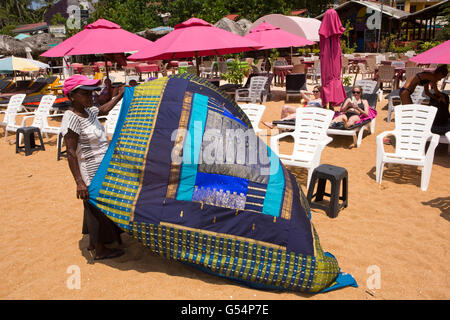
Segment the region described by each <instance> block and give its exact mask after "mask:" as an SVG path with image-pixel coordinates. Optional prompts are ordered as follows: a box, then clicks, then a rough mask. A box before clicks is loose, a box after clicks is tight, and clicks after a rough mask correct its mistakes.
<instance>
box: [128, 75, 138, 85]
mask: <svg viewBox="0 0 450 320" xmlns="http://www.w3.org/2000/svg"><path fill="white" fill-rule="evenodd" d="M131 80H134V81H136V82H139V76H129V77H127V81H126V83H125V85H127V86H129V85H130V81H131Z"/></svg>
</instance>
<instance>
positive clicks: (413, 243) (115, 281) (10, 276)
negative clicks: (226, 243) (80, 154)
mask: <svg viewBox="0 0 450 320" xmlns="http://www.w3.org/2000/svg"><path fill="white" fill-rule="evenodd" d="M273 93H274V95H273V99H272V100H271V101H268V102H267V103H266V111H265V113H264V115H263V118H262V120H263V121H272V120H276V119H278V118H279V117H280V113H281V108H282V107H283V105H284V104H285V101H284V88H282V87H273ZM287 104H289V105H294V106H297V105H299V100H298V99H297V100H295V99H292V102H291V101H290V102H289V103H287ZM377 110H378V115H377V118H376V119H377V121H376V128H375V134H365V137H364V138H363V141H362V144H361V146H360V147H359V148H356V147H351V145H352V138H351V137H343V136H333V141H332V142H331V143H330V144H329V145H328V146H327V147H326V148H325V150H324V151H323V153H322V158H321V162H322V163H328V164H332V165H336V166H340V167H344V168H346V169H347V171H348V173H349V205H348V207H347V208H345V209H343V210H342V211H340V212H339V215H338V217H337V218H334V219H331V218H329V217H328V216H327V215H326V214H325V213H324V212H323V211H322V210H318V209H313V210H312V222H313V224H314V226H315V228H316V230H317V232H318V234H319V237H320V241H321V245H322V247H323V249H324V250H325V251H329V252H330V253H332V254H333V255H334V256H335V257H336V258H337V260H338V262H339V264H340V267H341V269H342V271H343V272H346V273H350V274H351V275H353V277H354V278H355V279H356V281H357V282H358V285H359V287H358V288H354V287H347V288H343V289H340V290H336V291H332V292H328V293H324V294H316V295H309V294H301V293H294V292H273V291H263V290H255V289H250V288H247V287H245V286H242V285H238V284H236V283H234V282H231V281H228V280H225V279H222V278H219V277H215V276H212V275H209V274H205V273H203V272H201V271H199V270H197V269H194V268H192V267H190V266H187V265H184V264H182V263H179V262H176V261H168V260H165V259H163V258H161V257H159V256H157V255H155V254H153V253H152V252H151V251H150V250H148V249H145V248H144V247H143V246H141V244H139V243H138V242H137V241H135V240H134V239H132V238H131V237H129V236H128V235H125V234H124V235H122V238H123V240H124V243H123V245H122V247H123V248H124V249H125V251H126V254H125V255H124V256H122V257H119V258H117V259H114V260H103V261H95V263H94V261H93V260H92V258H91V257H90V255H89V253H88V251H87V249H86V247H87V244H88V240H87V239H86V237H83V235H82V234H81V226H82V218H83V216H82V207H83V204H82V202H81V200H78V199H77V198H76V185H75V182H74V180H73V177H72V175H71V173H70V170H69V167H68V164H67V159H65V158H63V159H62V160H61V161H57V160H56V154H57V152H56V136H49V137H48V138H45V137H44V142H45V151H37V152H34V153H33V154H32V155H31V156H25V155H24V153H20V154H16V153H15V144H14V142H15V136H14V135H12V134H10V135H9V136H8V142H5V140H4V135H3V130H0V132H1V134H0V163H1V165H0V181H1V185H2V186H3V188H2V189H3V190H2V197H1V199H2V200H1V201H0V218H1V221H2V233H1V234H0V241H1V243H2V244H3V245H2V247H1V249H0V253H1V256H2V259H1V261H0V298H1V299H218V300H230V299H233V300H234V299H243V300H254V299H261V300H265V299H272V300H281V299H282V300H300V299H308V300H323V299H343V300H347V299H361V300H366V299H369V300H383V299H443V300H445V299H449V298H450V291H449V282H450V277H449V276H450V272H449V271H450V269H449V264H448V261H449V258H450V256H449V254H450V244H449V235H450V233H449V231H450V156H449V154H448V152H447V147H448V145H447V144H439V145H438V147H437V148H436V152H435V158H434V165H433V169H432V174H431V179H430V183H429V187H428V190H427V191H426V192H424V191H422V190H421V189H420V170H419V169H416V168H415V167H409V166H398V165H394V166H393V167H392V168H391V169H385V173H384V176H383V182H382V184H381V185H380V184H378V183H376V181H375V160H376V135H378V134H379V133H381V132H383V131H386V130H392V129H393V128H394V126H395V122H394V121H393V122H391V123H387V122H386V117H387V101H386V100H382V101H381V102H378V105H377ZM259 127H260V128H262V129H265V127H264V125H263V124H262V123H260V125H259ZM288 141H289V140H286V141H283V142H282V144H281V147H280V150H281V151H287V150H289V147H290V143H289V142H288ZM290 169H291V170H292V172H293V173H294V174H295V176H296V177H297V179H298V180H299V182H300V184H301V185H302V187H303V191H304V192H305V193H306V192H307V190H306V177H307V171H306V170H305V169H301V168H292V167H291V168H290ZM74 270H75V271H79V274H80V275H81V278H80V283H79V285H80V286H79V287H77V286H75V287H74V286H73V283H72V285H71V279H72V278H71V276H72V275H73V272H74ZM372 270H378V271H379V274H378V275H379V279H380V282H379V284H380V287H379V288H373V287H371V286H370V284H371V282H370V279H371V278H370V277H371V275H372V273H371V272H372ZM368 280H369V286H368Z"/></svg>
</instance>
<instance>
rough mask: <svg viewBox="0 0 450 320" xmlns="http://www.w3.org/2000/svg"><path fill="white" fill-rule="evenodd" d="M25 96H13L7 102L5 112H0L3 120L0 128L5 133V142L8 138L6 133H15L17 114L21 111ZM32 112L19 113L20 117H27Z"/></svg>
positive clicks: (0, 122)
mask: <svg viewBox="0 0 450 320" xmlns="http://www.w3.org/2000/svg"><path fill="white" fill-rule="evenodd" d="M25 96H26V95H25V94H16V95H13V96H12V97H11V98H10V99H9V102H8V106H7V107H6V110H5V111H0V114H3V120H2V121H0V127H3V129H4V133H5V141H7V138H8V132H9V131H13V132H16V130H17V128H19V126H18V125H17V123H16V116H17V113H18V112H19V111H20V110H21V109H22V102H23V100H24V99H25ZM29 114H32V112H26V113H21V115H29Z"/></svg>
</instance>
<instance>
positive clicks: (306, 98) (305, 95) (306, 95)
mask: <svg viewBox="0 0 450 320" xmlns="http://www.w3.org/2000/svg"><path fill="white" fill-rule="evenodd" d="M300 95H301V96H302V98H303V99H305V100H306V101H307V102H308V101H309V100H310V97H309V95H310V93H309V92H308V91H305V90H300Z"/></svg>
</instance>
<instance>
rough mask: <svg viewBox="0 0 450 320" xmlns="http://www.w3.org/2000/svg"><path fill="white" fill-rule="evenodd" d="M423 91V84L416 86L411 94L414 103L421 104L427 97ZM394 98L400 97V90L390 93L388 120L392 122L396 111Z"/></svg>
mask: <svg viewBox="0 0 450 320" xmlns="http://www.w3.org/2000/svg"><path fill="white" fill-rule="evenodd" d="M423 91H424V87H423V86H416V89H414V92H413V93H412V94H411V100H412V102H413V104H421V103H422V102H423V101H424V100H425V98H426V97H425V96H424V95H423ZM394 99H400V93H399V92H398V93H396V94H394V93H393V94H391V95H389V99H388V115H387V122H391V119H392V112H393V111H394Z"/></svg>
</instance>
